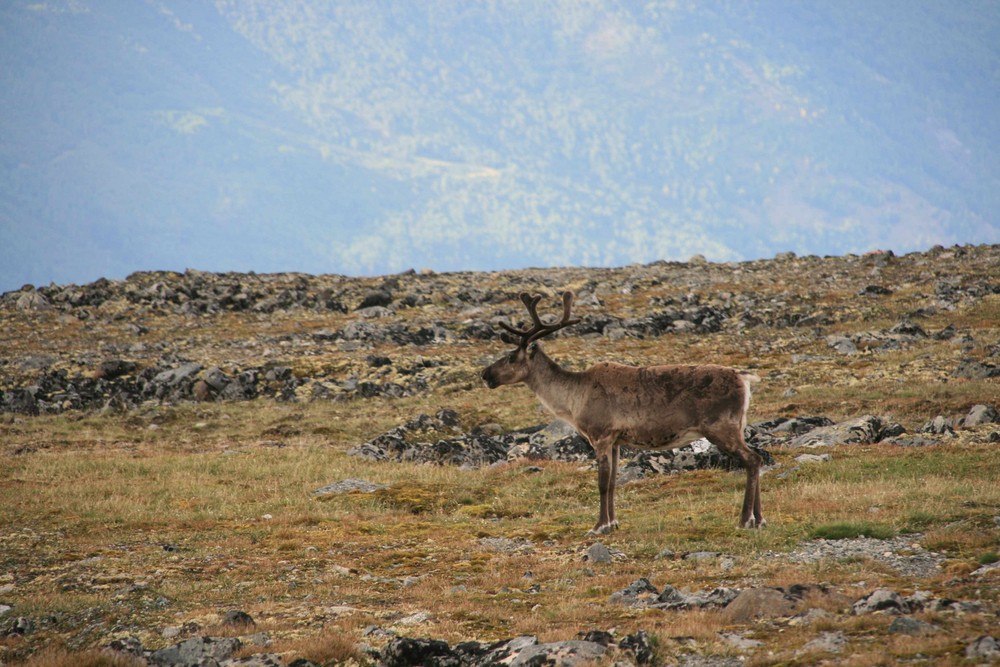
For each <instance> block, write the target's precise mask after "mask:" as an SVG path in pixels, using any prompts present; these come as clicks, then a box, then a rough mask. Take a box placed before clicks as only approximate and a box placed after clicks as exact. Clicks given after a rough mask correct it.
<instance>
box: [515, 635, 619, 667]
mask: <svg viewBox="0 0 1000 667" xmlns="http://www.w3.org/2000/svg"><path fill="white" fill-rule="evenodd" d="M607 651H608V649H607V647H604V646H601V645H600V644H597V643H595V642H585V641H579V640H570V641H564V642H552V643H549V644H536V645H534V646H528V647H527V648H524V649H522V650H521V651H519V652H518V653H517V656H516V657H515V658H514V659H513V660H511V661H510V662H509V663H508V664H509V665H510V667H537V666H539V665H546V667H549V666H551V667H573V666H574V665H578V664H581V663H584V664H586V663H592V662H596V661H597V660H599V659H601V658H602V657H603V656H604V654H605V653H607Z"/></svg>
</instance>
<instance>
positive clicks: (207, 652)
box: [149, 637, 243, 667]
mask: <svg viewBox="0 0 1000 667" xmlns="http://www.w3.org/2000/svg"><path fill="white" fill-rule="evenodd" d="M242 646H243V644H242V642H240V640H239V639H236V638H235V637H218V638H213V637H194V638H192V639H186V640H184V641H182V642H181V643H179V644H174V645H173V646H168V647H167V648H163V649H160V650H159V651H153V652H152V653H151V654H150V655H149V660H150V662H152V663H153V664H154V665H158V666H159V667H176V666H178V665H185V666H186V665H201V664H205V663H206V662H207V661H210V660H214V661H219V662H221V661H222V660H226V659H228V658H231V657H232V656H233V654H234V653H236V651H238V650H239V649H240V648H241V647H242Z"/></svg>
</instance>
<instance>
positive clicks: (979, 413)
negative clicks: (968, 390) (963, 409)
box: [962, 405, 1000, 428]
mask: <svg viewBox="0 0 1000 667" xmlns="http://www.w3.org/2000/svg"><path fill="white" fill-rule="evenodd" d="M998 422H1000V413H998V412H997V410H996V408H994V407H993V406H991V405H974V406H972V409H971V410H969V414H967V415H965V418H964V419H963V420H962V426H964V427H965V428H972V427H973V426H979V425H980V424H996V423H998Z"/></svg>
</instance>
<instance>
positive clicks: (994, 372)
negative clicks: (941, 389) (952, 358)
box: [952, 359, 1000, 380]
mask: <svg viewBox="0 0 1000 667" xmlns="http://www.w3.org/2000/svg"><path fill="white" fill-rule="evenodd" d="M952 375H953V376H954V377H957V378H965V379H967V380H988V379H989V378H995V377H1000V367H997V366H994V365H993V364H989V363H986V362H981V361H976V360H975V359H964V360H962V362H961V363H960V364H959V365H958V368H956V369H955V371H954V372H953V373H952Z"/></svg>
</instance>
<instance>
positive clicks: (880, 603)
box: [853, 588, 912, 615]
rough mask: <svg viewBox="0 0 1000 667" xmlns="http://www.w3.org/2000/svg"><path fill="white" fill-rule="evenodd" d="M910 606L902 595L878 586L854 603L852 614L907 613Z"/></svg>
mask: <svg viewBox="0 0 1000 667" xmlns="http://www.w3.org/2000/svg"><path fill="white" fill-rule="evenodd" d="M910 611H912V610H911V608H910V605H909V603H907V602H906V600H904V599H903V597H902V596H901V595H900V594H899V593H897V592H895V591H892V590H889V589H887V588H880V589H878V590H876V591H873V592H872V593H870V594H869V595H867V596H865V597H863V598H861V599H860V600H858V601H857V602H855V603H854V606H853V612H854V614H857V615H860V614H872V613H875V612H886V613H890V614H908V613H910Z"/></svg>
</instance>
